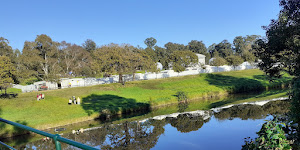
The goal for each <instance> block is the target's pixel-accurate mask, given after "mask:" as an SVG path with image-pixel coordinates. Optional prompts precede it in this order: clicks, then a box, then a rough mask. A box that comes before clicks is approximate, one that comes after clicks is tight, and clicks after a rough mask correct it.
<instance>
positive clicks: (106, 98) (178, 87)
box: [0, 69, 291, 134]
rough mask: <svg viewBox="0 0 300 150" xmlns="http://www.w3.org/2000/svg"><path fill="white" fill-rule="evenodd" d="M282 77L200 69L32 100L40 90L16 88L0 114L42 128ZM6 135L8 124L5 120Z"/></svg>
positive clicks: (57, 92)
mask: <svg viewBox="0 0 300 150" xmlns="http://www.w3.org/2000/svg"><path fill="white" fill-rule="evenodd" d="M290 80H291V78H290V77H288V76H284V77H283V78H282V79H278V80H276V81H275V82H273V83H269V82H268V80H267V78H266V77H265V76H264V74H263V72H262V71H260V70H256V69H254V70H244V71H231V72H222V73H213V74H200V75H191V76H183V77H173V78H167V79H156V80H144V81H132V82H127V83H126V84H125V86H123V85H121V84H118V83H114V84H106V85H96V86H89V87H78V88H69V89H61V90H52V91H51V90H50V91H44V92H43V93H44V94H45V100H41V101H36V95H37V94H38V93H40V92H30V93H21V94H19V95H18V97H17V98H14V99H1V103H0V116H1V117H2V118H4V119H7V120H11V121H18V122H21V123H23V124H26V125H29V126H31V127H34V128H38V129H46V128H50V127H56V126H59V125H65V124H70V123H75V122H81V121H85V120H89V119H93V118H95V117H97V116H99V112H101V111H102V110H109V111H110V112H111V113H124V112H132V111H135V110H139V109H146V108H148V107H157V106H162V105H167V104H172V103H177V98H176V96H175V95H176V92H178V91H184V92H186V93H187V94H188V97H189V98H190V99H199V98H203V97H212V96H220V95H226V94H228V93H229V92H232V93H237V92H247V91H255V90H261V89H264V88H266V87H270V88H271V87H278V86H281V85H282V83H287V82H289V81H290ZM72 96H76V97H78V96H79V97H80V98H81V100H82V104H81V105H68V104H67V103H68V99H69V98H70V97H72ZM4 128H5V129H3V130H1V131H2V133H3V131H8V134H9V133H10V132H11V131H12V127H10V126H9V125H7V126H6V127H4Z"/></svg>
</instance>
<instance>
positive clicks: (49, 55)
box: [21, 34, 61, 81]
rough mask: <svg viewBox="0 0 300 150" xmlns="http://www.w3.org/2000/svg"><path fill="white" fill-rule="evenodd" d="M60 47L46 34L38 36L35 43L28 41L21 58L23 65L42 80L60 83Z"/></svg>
mask: <svg viewBox="0 0 300 150" xmlns="http://www.w3.org/2000/svg"><path fill="white" fill-rule="evenodd" d="M58 45H59V43H57V42H54V41H52V39H51V38H50V37H49V36H47V35H45V34H41V35H38V36H37V37H36V39H35V41H34V42H28V41H26V42H25V43H24V48H23V53H22V56H21V57H22V58H21V59H22V62H23V65H24V66H25V68H26V69H29V70H31V71H32V74H33V75H35V76H36V77H37V78H39V79H41V80H46V81H58V78H59V76H58V74H59V73H60V71H61V70H60V69H61V67H60V66H59V59H58V58H59V49H58Z"/></svg>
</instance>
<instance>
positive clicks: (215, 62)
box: [210, 57, 227, 66]
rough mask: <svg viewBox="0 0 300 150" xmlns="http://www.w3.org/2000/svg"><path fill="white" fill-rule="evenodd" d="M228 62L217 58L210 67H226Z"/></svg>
mask: <svg viewBox="0 0 300 150" xmlns="http://www.w3.org/2000/svg"><path fill="white" fill-rule="evenodd" d="M226 63H227V62H226V60H225V59H224V58H222V57H215V58H214V59H213V61H212V62H211V64H210V65H212V66H223V65H225V64H226Z"/></svg>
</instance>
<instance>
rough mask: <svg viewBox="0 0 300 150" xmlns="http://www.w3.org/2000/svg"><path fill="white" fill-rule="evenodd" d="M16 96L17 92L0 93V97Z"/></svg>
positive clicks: (9, 97)
mask: <svg viewBox="0 0 300 150" xmlns="http://www.w3.org/2000/svg"><path fill="white" fill-rule="evenodd" d="M17 96H18V93H7V94H4V93H3V94H0V98H8V99H11V98H16V97H17Z"/></svg>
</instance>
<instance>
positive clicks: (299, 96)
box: [291, 78, 300, 128]
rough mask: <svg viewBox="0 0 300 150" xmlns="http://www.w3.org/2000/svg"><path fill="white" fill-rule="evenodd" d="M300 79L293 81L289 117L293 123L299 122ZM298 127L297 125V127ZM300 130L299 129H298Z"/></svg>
mask: <svg viewBox="0 0 300 150" xmlns="http://www.w3.org/2000/svg"><path fill="white" fill-rule="evenodd" d="M299 108H300V78H297V79H294V81H293V88H292V107H291V112H292V113H291V116H292V118H293V120H294V122H295V123H299V122H300V109H299ZM298 126H299V125H298ZM298 128H300V127H298Z"/></svg>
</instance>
